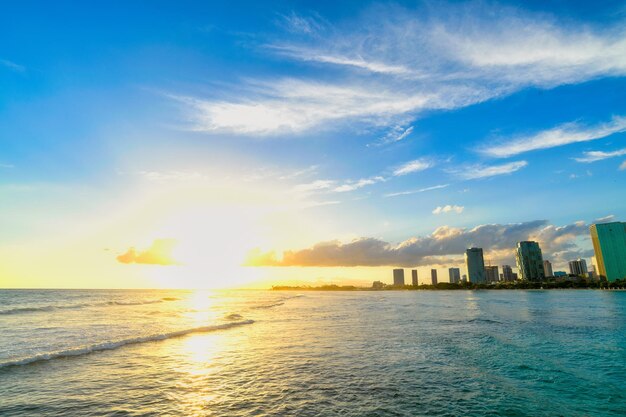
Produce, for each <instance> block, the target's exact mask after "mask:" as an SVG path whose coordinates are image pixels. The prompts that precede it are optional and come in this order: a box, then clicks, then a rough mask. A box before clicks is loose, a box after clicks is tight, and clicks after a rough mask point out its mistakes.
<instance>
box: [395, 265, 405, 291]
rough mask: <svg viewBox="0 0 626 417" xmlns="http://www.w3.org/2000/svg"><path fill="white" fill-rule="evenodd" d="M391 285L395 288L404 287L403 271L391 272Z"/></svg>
mask: <svg viewBox="0 0 626 417" xmlns="http://www.w3.org/2000/svg"><path fill="white" fill-rule="evenodd" d="M393 285H394V286H396V287H402V286H404V269H394V270H393Z"/></svg>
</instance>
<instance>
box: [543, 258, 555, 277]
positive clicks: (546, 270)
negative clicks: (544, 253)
mask: <svg viewBox="0 0 626 417" xmlns="http://www.w3.org/2000/svg"><path fill="white" fill-rule="evenodd" d="M543 275H544V276H546V277H553V276H554V273H553V272H552V264H551V263H550V261H548V260H545V261H543Z"/></svg>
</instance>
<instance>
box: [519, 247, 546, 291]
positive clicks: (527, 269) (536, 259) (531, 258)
mask: <svg viewBox="0 0 626 417" xmlns="http://www.w3.org/2000/svg"><path fill="white" fill-rule="evenodd" d="M515 261H516V262H517V269H518V270H519V274H520V277H521V279H522V280H524V281H541V280H543V279H544V278H545V273H544V272H543V256H542V255H541V248H540V247H539V244H538V243H537V242H532V241H524V242H517V248H516V251H515Z"/></svg>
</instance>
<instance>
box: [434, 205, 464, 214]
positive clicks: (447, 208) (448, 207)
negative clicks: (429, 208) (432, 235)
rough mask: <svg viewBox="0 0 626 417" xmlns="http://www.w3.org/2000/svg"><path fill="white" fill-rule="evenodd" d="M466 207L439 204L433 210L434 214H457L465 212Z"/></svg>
mask: <svg viewBox="0 0 626 417" xmlns="http://www.w3.org/2000/svg"><path fill="white" fill-rule="evenodd" d="M464 209H465V207H463V206H451V205H449V204H448V205H445V206H438V207H437V208H435V209H434V210H433V214H442V213H451V212H454V213H457V214H461V213H463V210H464Z"/></svg>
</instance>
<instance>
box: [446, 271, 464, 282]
mask: <svg viewBox="0 0 626 417" xmlns="http://www.w3.org/2000/svg"><path fill="white" fill-rule="evenodd" d="M448 274H450V283H452V284H458V283H459V282H461V270H460V269H459V268H449V269H448Z"/></svg>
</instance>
